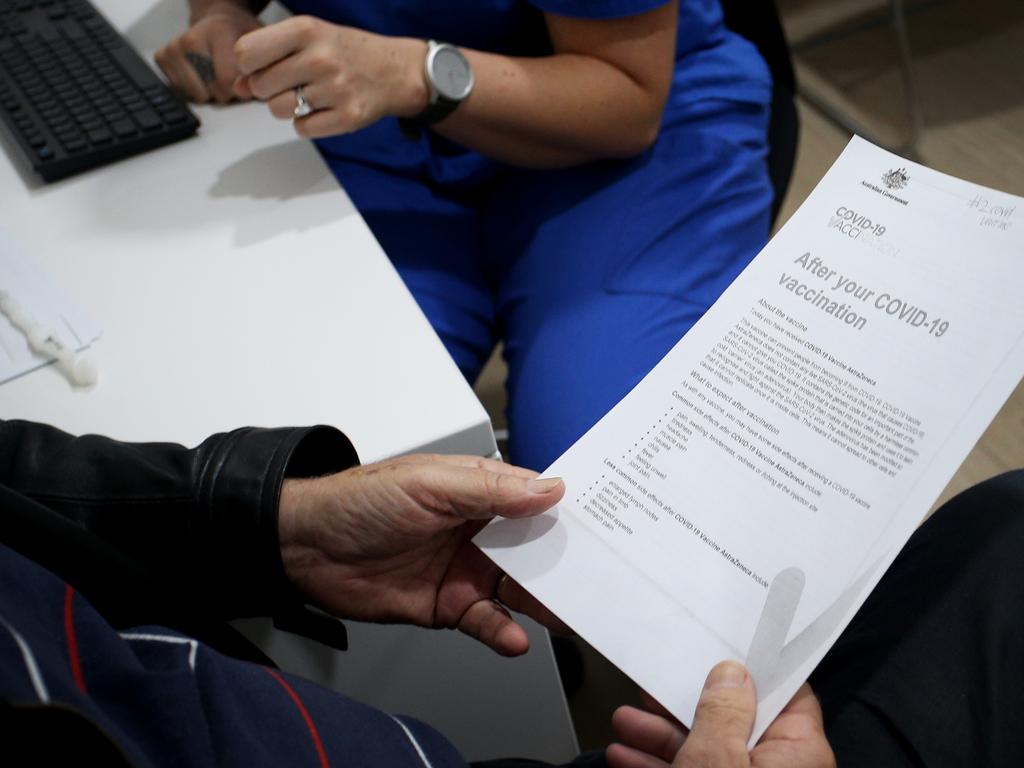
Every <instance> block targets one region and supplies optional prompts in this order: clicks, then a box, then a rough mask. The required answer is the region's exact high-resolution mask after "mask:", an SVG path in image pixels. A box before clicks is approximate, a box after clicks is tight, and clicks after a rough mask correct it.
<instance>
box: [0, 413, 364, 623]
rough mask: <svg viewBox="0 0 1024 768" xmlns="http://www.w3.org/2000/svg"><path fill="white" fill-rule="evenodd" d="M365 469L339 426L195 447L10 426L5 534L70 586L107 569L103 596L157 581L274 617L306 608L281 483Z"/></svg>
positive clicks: (228, 609)
mask: <svg viewBox="0 0 1024 768" xmlns="http://www.w3.org/2000/svg"><path fill="white" fill-rule="evenodd" d="M356 463H358V457H357V456H356V452H355V450H354V448H353V447H352V444H351V442H349V440H348V439H347V438H346V437H345V436H344V435H343V434H342V433H340V432H338V431H337V430H335V429H333V428H330V427H311V428H302V429H298V428H296V429H292V428H287V429H255V428H245V429H238V430H234V431H232V432H227V433H224V434H218V435H214V436H213V437H210V438H209V439H207V440H205V441H203V443H202V444H200V445H199V446H197V447H196V448H192V449H188V448H184V447H182V446H180V445H173V444H169V443H145V444H138V443H136V444H133V443H122V442H118V441H115V440H111V439H108V438H105V437H100V436H97V435H85V436H82V437H73V436H71V435H68V434H66V433H64V432H61V431H60V430H58V429H55V428H53V427H49V426H45V425H40V424H33V423H28V422H23V421H5V422H4V421H0V486H6V488H3V489H2V490H4V492H5V493H4V496H5V499H6V500H7V501H8V503H5V504H4V506H5V507H7V509H5V510H4V511H5V515H6V513H7V512H9V511H11V510H13V512H12V514H11V515H10V516H9V517H8V519H7V521H6V522H5V523H4V526H3V532H4V538H5V539H7V538H10V539H13V540H14V541H13V542H12V545H13V546H15V548H18V549H22V550H24V549H25V548H26V547H27V548H29V549H32V550H33V551H32V552H28V553H25V554H27V555H28V556H30V557H33V558H34V559H36V560H37V561H39V560H40V559H42V560H49V561H57V562H42V563H41V564H43V565H45V566H46V567H48V568H50V569H51V570H54V571H55V572H58V573H59V574H60V575H61V576H62V577H64V578H65V579H67V580H68V581H69V582H72V580H75V581H79V580H80V581H82V582H83V583H96V580H97V574H96V573H95V572H94V571H96V570H97V568H99V569H100V570H103V571H105V572H108V573H107V577H106V578H103V579H100V582H102V583H100V584H99V585H98V586H95V587H94V590H93V591H94V592H97V591H99V592H104V591H105V592H109V591H111V590H118V589H120V590H122V591H123V592H124V593H125V594H126V595H127V594H128V593H131V592H133V591H137V585H136V584H133V583H132V581H133V580H142V581H144V582H149V581H152V582H153V583H158V584H160V585H162V586H161V587H160V589H161V590H164V589H166V590H167V591H168V592H169V593H171V594H173V595H174V596H175V597H176V598H181V599H184V600H185V601H187V603H188V605H189V609H190V610H192V611H201V612H202V613H203V614H205V615H207V616H211V617H212V616H216V617H218V618H235V617H240V616H253V615H274V614H275V613H276V612H279V611H280V610H281V609H282V607H285V606H289V605H293V604H294V603H295V602H296V598H295V597H294V595H292V594H291V591H290V588H289V585H288V583H287V580H286V578H285V575H284V567H283V565H282V562H281V555H280V548H279V544H278V537H277V512H278V503H279V496H280V490H281V484H282V482H283V481H284V479H285V478H286V477H310V476H316V475H321V474H327V473H330V472H334V471H338V470H341V469H344V468H346V467H349V466H352V465H353V464H356ZM11 498H14V499H22V500H24V501H25V502H27V503H26V504H17V503H10V501H9V500H10V499H11ZM69 523H70V525H69ZM5 543H6V542H5ZM56 553H60V554H59V555H57V554H56ZM90 571H93V572H92V573H91V572H90ZM119 584H120V586H118V585H119ZM97 597H98V598H100V599H101V600H103V599H106V598H108V597H109V595H97Z"/></svg>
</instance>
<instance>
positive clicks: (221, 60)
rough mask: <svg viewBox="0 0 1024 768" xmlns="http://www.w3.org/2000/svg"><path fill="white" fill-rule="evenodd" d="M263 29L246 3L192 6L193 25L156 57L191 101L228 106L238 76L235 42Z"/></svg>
mask: <svg viewBox="0 0 1024 768" xmlns="http://www.w3.org/2000/svg"><path fill="white" fill-rule="evenodd" d="M260 26H261V24H260V22H259V20H258V19H257V18H256V16H255V14H253V12H252V11H251V10H249V5H248V3H247V2H244V0H207V2H195V1H194V2H193V3H192V19H191V24H190V26H189V28H188V30H186V31H185V32H184V33H182V34H180V35H178V36H177V37H175V38H173V39H172V40H171V41H170V42H168V43H167V44H166V45H164V46H163V47H162V48H160V49H159V50H158V51H157V52H156V55H155V57H154V58H155V59H156V63H157V64H158V65H159V67H160V69H162V70H163V72H164V74H165V75H166V76H167V80H168V81H169V82H170V84H171V86H172V87H173V88H174V89H175V90H176V91H178V92H179V93H181V94H182V95H183V96H185V97H186V98H188V99H189V100H191V101H197V102H207V101H216V102H219V103H221V104H225V103H227V102H229V101H232V100H234V99H238V98H244V97H240V96H239V95H238V94H236V93H235V92H234V91H233V90H232V86H233V85H234V82H235V80H236V79H237V78H238V76H239V72H238V66H237V64H236V61H235V50H234V45H235V42H236V41H237V40H238V39H239V38H240V37H242V35H244V34H245V33H246V32H251V31H252V30H254V29H259V27H260Z"/></svg>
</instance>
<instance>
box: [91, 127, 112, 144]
mask: <svg viewBox="0 0 1024 768" xmlns="http://www.w3.org/2000/svg"><path fill="white" fill-rule="evenodd" d="M88 137H89V141H91V142H92V143H93V144H107V143H109V142H111V141H113V139H114V135H113V134H112V133H111V132H110V131H108V130H107V129H106V128H97V129H96V130H94V131H89V133H88Z"/></svg>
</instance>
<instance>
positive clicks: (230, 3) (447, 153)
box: [157, 0, 772, 469]
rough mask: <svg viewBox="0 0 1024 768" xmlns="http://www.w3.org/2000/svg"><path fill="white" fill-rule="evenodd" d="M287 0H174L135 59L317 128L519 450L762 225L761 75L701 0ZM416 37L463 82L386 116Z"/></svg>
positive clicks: (587, 418) (554, 431)
mask: <svg viewBox="0 0 1024 768" xmlns="http://www.w3.org/2000/svg"><path fill="white" fill-rule="evenodd" d="M288 5H289V6H290V8H291V9H292V10H293V11H294V12H295V13H297V14H306V16H299V17H295V18H292V19H288V20H286V21H283V22H279V23H277V24H273V25H270V26H268V27H264V28H262V29H260V28H259V23H258V22H257V21H256V20H255V17H254V16H253V15H252V11H251V10H250V4H249V3H247V2H246V0H192V27H191V28H190V29H189V31H188V32H186V33H185V34H184V35H181V36H179V37H178V38H175V40H172V41H171V42H170V43H169V44H168V45H167V46H165V47H164V48H163V49H162V50H161V51H160V52H159V53H158V56H157V60H158V62H159V63H160V64H161V66H162V67H163V68H164V70H165V72H166V73H167V75H168V77H169V78H170V80H171V81H172V83H174V84H175V85H176V86H177V87H178V88H179V89H181V90H182V91H183V92H184V93H186V94H187V95H188V96H189V97H191V98H193V99H195V100H197V101H206V100H211V99H213V100H217V101H227V100H230V99H232V98H235V97H241V98H252V97H255V98H259V99H262V100H264V101H266V102H267V103H268V105H269V107H270V109H271V111H272V113H273V114H274V115H275V116H276V117H279V118H282V119H291V120H295V126H296V130H297V131H298V132H299V133H300V135H303V136H307V137H310V138H315V139H316V140H317V145H318V147H319V149H320V151H321V153H322V154H323V156H324V158H325V159H326V160H327V162H328V163H329V164H330V166H331V168H332V170H333V171H334V173H335V175H336V176H337V177H338V179H339V180H340V181H341V183H342V185H343V186H344V187H345V190H346V191H347V192H348V194H349V195H350V197H351V198H352V200H353V202H354V203H355V205H356V206H357V208H358V209H359V211H360V213H362V215H363V216H364V218H365V219H366V221H367V223H368V224H369V226H370V228H371V229H372V230H373V232H374V234H375V235H376V236H377V238H378V240H379V241H380V243H381V245H382V246H383V248H384V250H385V251H386V252H387V254H388V255H389V257H390V258H391V259H392V261H393V262H394V264H395V266H396V267H397V269H398V271H399V272H400V273H401V275H402V277H403V279H404V280H405V282H406V284H407V285H408V286H409V288H410V290H411V291H412V293H413V294H414V296H415V297H416V299H417V301H418V302H419V304H420V306H421V307H422V308H423V311H424V312H425V314H426V315H427V317H428V318H429V319H430V321H431V323H432V324H433V326H434V328H435V329H436V330H437V332H438V334H439V335H440V336H441V339H442V340H443V341H444V343H445V345H446V347H447V349H448V351H449V352H450V353H451V355H452V357H453V358H454V359H455V361H456V363H457V364H458V365H459V368H460V369H461V370H462V372H463V373H464V374H465V376H466V378H467V379H468V380H470V381H473V380H474V379H475V378H476V377H477V375H478V374H479V372H480V369H481V367H482V366H483V365H484V363H485V362H486V360H487V358H488V356H489V354H490V352H491V350H492V349H493V347H494V344H495V343H496V341H498V340H503V341H504V343H505V358H506V361H507V363H508V369H509V377H508V382H507V386H508V396H509V406H508V421H509V426H510V434H511V441H510V450H511V454H512V456H511V459H512V460H513V461H514V462H515V463H517V464H521V465H525V466H528V467H534V468H536V469H543V468H544V467H546V466H547V465H548V464H549V463H550V462H551V461H553V460H554V459H555V458H556V457H557V456H558V455H559V454H560V453H561V452H562V451H564V450H565V449H566V448H568V446H569V445H570V444H571V443H572V442H573V441H574V440H576V439H577V438H578V437H579V436H580V435H582V434H583V432H585V431H586V430H587V429H588V428H589V427H590V426H591V425H592V424H593V423H594V422H596V421H597V420H598V419H599V418H600V417H601V416H602V415H603V414H604V413H605V412H606V411H607V410H608V409H610V408H611V407H612V406H613V405H614V404H615V403H616V402H617V401H618V400H619V399H620V398H621V397H622V396H623V395H625V394H626V393H627V392H628V391H629V390H630V389H631V388H632V387H633V386H634V385H635V384H636V383H637V382H638V381H639V380H640V379H641V378H642V377H643V376H644V375H645V374H646V373H647V372H648V371H649V370H650V369H651V368H652V367H653V366H654V365H655V363H657V362H658V360H660V359H661V357H662V356H663V355H664V354H665V353H666V352H667V351H668V350H669V349H670V348H671V347H672V345H673V344H675V342H677V341H678V340H679V338H680V337H681V336H682V335H683V334H684V333H686V331H687V330H688V329H689V328H690V326H691V325H693V323H694V322H695V321H696V320H697V319H698V318H700V316H701V315H702V314H703V313H704V312H705V311H706V310H707V308H708V307H709V306H710V305H711V304H712V303H713V302H714V301H715V299H716V298H717V297H718V295H719V294H720V293H721V292H722V291H723V290H724V289H725V288H726V286H728V285H729V283H730V282H731V281H732V280H733V278H734V277H735V276H736V275H737V274H738V273H739V272H740V270H742V269H743V267H744V266H745V265H746V264H747V263H748V262H749V261H750V259H751V258H752V257H753V256H754V255H755V254H756V253H757V251H758V250H759V249H760V247H761V246H762V245H763V244H764V242H765V240H766V238H767V235H768V229H769V223H770V222H769V209H770V205H771V197H772V193H771V188H770V184H769V180H768V173H767V166H766V155H767V143H766V127H767V122H768V116H769V115H768V104H769V101H770V90H771V83H770V77H769V75H768V72H767V69H766V67H765V65H764V63H763V61H761V59H760V57H759V56H758V54H757V52H756V50H755V49H754V48H753V46H751V45H750V44H749V43H747V42H746V41H744V40H742V39H741V38H739V37H737V36H735V35H733V34H731V33H730V32H728V31H727V30H726V29H725V28H724V26H723V24H722V13H721V9H720V7H719V4H718V0H671V1H670V2H665V0H418V1H417V0H374V1H373V2H356V1H355V0H291V2H289V3H288ZM427 39H431V40H438V41H444V42H446V43H450V44H452V45H455V46H457V47H458V49H459V51H460V52H461V53H462V54H463V56H464V57H465V61H466V62H467V63H468V65H469V66H470V67H471V68H472V71H473V75H474V78H475V84H474V86H473V89H472V92H471V93H470V95H469V96H468V97H467V98H466V99H465V100H464V101H463V102H462V103H460V104H459V105H458V107H457V108H456V109H455V110H454V112H452V114H451V115H450V116H446V117H445V118H444V119H442V120H440V121H439V122H436V123H433V124H431V125H429V126H424V128H423V129H422V130H419V131H409V130H408V129H407V127H408V126H407V125H406V126H405V130H403V126H402V125H401V124H400V120H399V119H398V118H415V117H416V116H417V115H422V114H424V112H423V111H424V109H425V107H426V106H427V101H428V99H429V98H430V90H429V86H428V84H427V82H426V80H425V76H424V69H423V67H424V64H423V62H424V57H425V55H426V52H427V48H428V46H427V43H426V40H427ZM197 55H198V56H199V57H208V61H212V64H213V72H212V73H211V72H205V73H204V72H203V68H202V67H196V66H195V57H196V56H197ZM297 89H301V90H300V91H299V92H300V93H301V94H302V96H303V99H302V101H303V102H306V103H308V104H309V106H310V107H311V108H312V110H313V111H312V112H311V113H310V114H308V115H305V116H298V117H297V116H296V115H297V114H299V115H301V113H302V112H303V110H302V109H299V111H298V113H297V112H296V107H297V106H299V100H298V96H297ZM410 136H411V137H412V138H410Z"/></svg>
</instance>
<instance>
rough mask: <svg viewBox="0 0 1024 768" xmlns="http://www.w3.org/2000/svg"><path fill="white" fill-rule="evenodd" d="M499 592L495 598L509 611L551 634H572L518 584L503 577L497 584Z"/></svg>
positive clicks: (564, 624) (507, 577)
mask: <svg viewBox="0 0 1024 768" xmlns="http://www.w3.org/2000/svg"><path fill="white" fill-rule="evenodd" d="M498 586H499V588H500V589H499V591H498V593H497V594H495V597H496V598H497V599H498V600H500V601H501V602H502V604H504V605H506V606H508V607H509V608H510V609H511V610H513V611H517V612H518V613H523V614H526V615H527V616H529V617H530V618H531V619H533V620H534V621H536V622H537V623H538V624H541V625H543V626H545V627H547V628H548V629H550V630H551V631H552V632H555V633H557V634H561V635H571V634H573V631H572V628H571V627H570V626H569V625H568V624H566V623H565V622H563V621H562V620H561V619H560V618H558V617H557V616H555V614H553V613H552V612H551V611H549V610H548V609H547V607H545V605H544V604H543V603H541V602H540V601H539V600H538V599H537V598H535V597H534V596H533V595H531V594H530V593H529V592H527V591H526V590H525V589H523V588H522V587H521V586H520V585H519V582H518V581H516V580H515V579H513V578H512V577H511V576H508V575H505V576H504V578H503V580H502V581H501V582H500V583H499V585H498Z"/></svg>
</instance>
